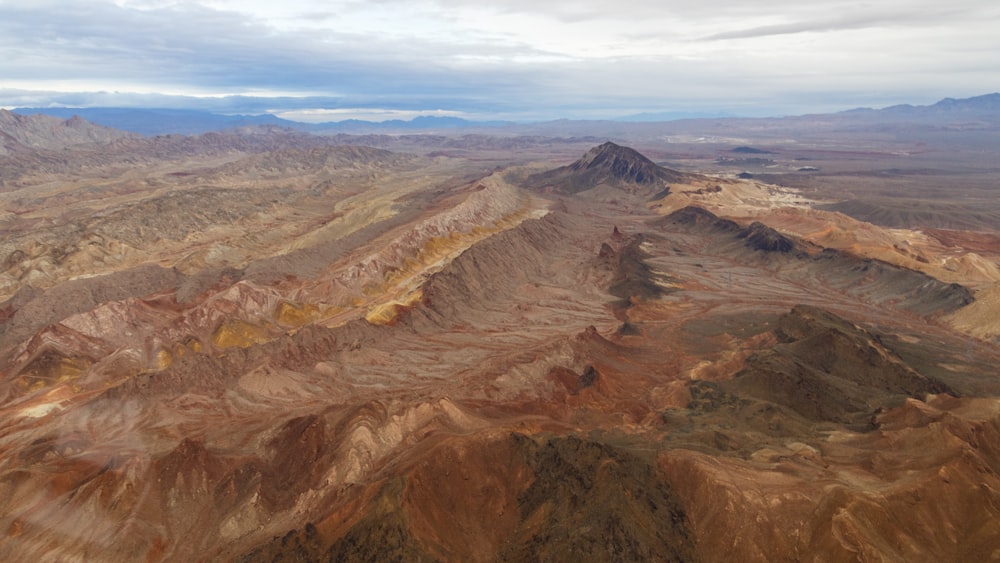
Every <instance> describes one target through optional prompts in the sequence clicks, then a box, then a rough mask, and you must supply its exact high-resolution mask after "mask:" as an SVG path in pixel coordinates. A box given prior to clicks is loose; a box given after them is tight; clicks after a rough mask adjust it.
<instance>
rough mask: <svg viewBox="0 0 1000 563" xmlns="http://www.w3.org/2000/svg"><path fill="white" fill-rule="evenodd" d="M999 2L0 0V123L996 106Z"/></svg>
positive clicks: (537, 117) (769, 112)
mask: <svg viewBox="0 0 1000 563" xmlns="http://www.w3.org/2000/svg"><path fill="white" fill-rule="evenodd" d="M998 53H1000V1H998V0H952V1H950V2H942V1H941V0H932V1H931V0H868V1H855V0H814V1H812V2H804V1H802V0H769V1H763V2H748V1H747V0H699V1H698V2H693V1H691V0H491V1H490V2H481V1H478V0H477V1H473V0H280V1H274V0H61V1H52V0H0V107H6V108H11V107H44V106H67V107H171V108H192V109H209V110H213V111H218V112H224V113H252V114H259V113H265V112H266V113H273V114H276V115H279V116H281V117H285V118H288V119H295V120H299V121H338V120H342V119H348V118H360V119H369V120H373V121H378V120H383V119H390V118H401V119H408V118H410V117H413V116H416V115H440V116H455V117H463V118H467V119H507V120H515V121H532V120H546V119H558V118H574V119H588V118H614V117H620V116H626V115H631V114H637V113H643V112H646V113H659V112H663V113H676V114H684V113H690V114H702V113H705V114H731V115H747V116H763V115H793V114H802V113H818V112H826V111H839V110H845V109H851V108H855V107H884V106H888V105H893V104H898V103H912V104H916V105H923V104H929V103H933V102H935V101H937V100H939V99H941V98H944V97H955V98H962V97H969V96H975V95H980V94H986V93H990V92H995V91H998V90H1000V56H998Z"/></svg>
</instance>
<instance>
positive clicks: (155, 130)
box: [14, 108, 300, 135]
mask: <svg viewBox="0 0 1000 563" xmlns="http://www.w3.org/2000/svg"><path fill="white" fill-rule="evenodd" d="M14 112H16V113H19V114H22V115H33V114H44V115H50V116H55V117H61V118H70V117H73V116H74V115H76V116H80V117H82V118H83V119H86V120H87V121H91V122H93V123H97V124H100V125H103V126H105V127H113V128H115V129H121V130H122V131H130V132H132V133H139V134H140V135H168V134H181V135H198V134H201V133H207V132H209V131H221V130H223V129H233V128H236V127H247V126H254V125H282V126H285V127H291V126H298V125H300V124H299V123H296V122H294V121H288V120H287V119H281V118H280V117H275V116H273V115H269V114H265V115H223V114H218V113H212V112H208V111H201V110H184V109H142V108H137V109H133V108H17V109H15V110H14Z"/></svg>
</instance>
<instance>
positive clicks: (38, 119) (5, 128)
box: [0, 109, 133, 154]
mask: <svg viewBox="0 0 1000 563" xmlns="http://www.w3.org/2000/svg"><path fill="white" fill-rule="evenodd" d="M131 136H133V135H131V134H129V133H126V132H124V131H117V130H115V129H109V128H107V127H101V126H100V125H95V124H93V123H91V122H89V121H87V120H85V119H81V118H79V117H71V118H70V119H60V118H58V117H51V116H47V115H20V114H17V113H13V112H10V111H7V110H4V109H0V154H8V153H11V152H17V151H19V150H24V149H25V148H39V149H62V148H65V147H69V146H73V145H81V144H87V143H108V142H111V141H114V140H116V139H121V138H126V137H131Z"/></svg>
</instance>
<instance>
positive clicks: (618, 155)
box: [525, 142, 691, 198]
mask: <svg viewBox="0 0 1000 563" xmlns="http://www.w3.org/2000/svg"><path fill="white" fill-rule="evenodd" d="M690 177H691V176H690V175H687V174H683V173H681V172H677V171H675V170H671V169H669V168H664V167H662V166H658V165H657V164H655V163H654V162H653V161H651V160H649V159H648V158H646V157H645V156H643V155H641V154H639V152H637V151H635V150H634V149H631V148H629V147H622V146H619V145H616V144H614V143H612V142H607V143H604V144H603V145H599V146H596V147H594V148H592V149H590V150H589V151H587V153H586V154H584V155H583V157H581V158H580V159H579V160H577V161H576V162H574V163H572V164H569V165H567V166H563V167H561V168H556V169H554V170H550V171H548V172H542V173H539V174H534V175H532V176H529V177H528V178H527V179H526V180H525V185H526V186H528V187H530V188H533V189H549V190H553V191H556V192H560V193H566V194H576V193H579V192H583V191H587V190H591V189H593V188H596V187H598V186H602V185H607V186H612V187H614V188H617V189H619V190H623V191H626V192H628V193H632V194H636V195H640V196H643V197H647V198H648V197H653V196H655V195H657V194H660V197H662V195H665V194H666V191H665V190H668V189H669V184H670V183H671V182H684V181H686V180H687V179H689V178H690Z"/></svg>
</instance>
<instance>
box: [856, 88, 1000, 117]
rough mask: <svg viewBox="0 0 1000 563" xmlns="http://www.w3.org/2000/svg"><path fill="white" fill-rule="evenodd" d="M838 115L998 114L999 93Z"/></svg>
mask: <svg viewBox="0 0 1000 563" xmlns="http://www.w3.org/2000/svg"><path fill="white" fill-rule="evenodd" d="M838 115H864V116H866V117H869V116H875V115H877V116H879V117H890V118H899V117H905V118H934V117H954V116H959V115H968V116H1000V93H992V94H985V95H982V96H975V97H972V98H960V99H956V98H945V99H943V100H940V101H939V102H937V103H934V104H931V105H929V106H914V105H910V104H900V105H895V106H889V107H886V108H882V109H872V108H857V109H852V110H848V111H845V112H841V113H840V114H838Z"/></svg>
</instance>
